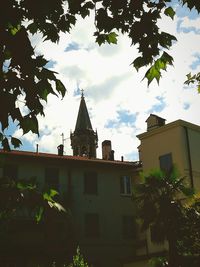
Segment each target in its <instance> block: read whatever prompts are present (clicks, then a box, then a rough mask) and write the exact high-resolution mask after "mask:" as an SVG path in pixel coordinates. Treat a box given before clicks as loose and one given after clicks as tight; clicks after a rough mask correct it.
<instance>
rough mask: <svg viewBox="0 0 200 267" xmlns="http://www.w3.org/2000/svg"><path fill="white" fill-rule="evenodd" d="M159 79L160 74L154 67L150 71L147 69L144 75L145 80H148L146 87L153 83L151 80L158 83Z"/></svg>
mask: <svg viewBox="0 0 200 267" xmlns="http://www.w3.org/2000/svg"><path fill="white" fill-rule="evenodd" d="M160 77H161V73H160V71H159V70H158V69H157V68H156V67H155V66H152V67H151V68H150V69H148V71H147V72H146V74H145V78H147V80H148V85H149V84H150V83H151V82H152V81H153V79H156V80H157V82H158V83H159V80H160Z"/></svg>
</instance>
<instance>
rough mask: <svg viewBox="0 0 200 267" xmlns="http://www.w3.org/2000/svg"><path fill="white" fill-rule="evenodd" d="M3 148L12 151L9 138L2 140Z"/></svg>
mask: <svg viewBox="0 0 200 267" xmlns="http://www.w3.org/2000/svg"><path fill="white" fill-rule="evenodd" d="M2 146H3V149H4V150H6V151H10V145H9V142H8V138H7V137H5V138H4V139H3V140H2Z"/></svg>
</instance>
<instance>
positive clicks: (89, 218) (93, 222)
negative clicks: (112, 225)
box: [85, 213, 100, 237]
mask: <svg viewBox="0 0 200 267" xmlns="http://www.w3.org/2000/svg"><path fill="white" fill-rule="evenodd" d="M99 232H100V231H99V215H98V214H97V213H87V214H86V215H85V236H86V237H99Z"/></svg>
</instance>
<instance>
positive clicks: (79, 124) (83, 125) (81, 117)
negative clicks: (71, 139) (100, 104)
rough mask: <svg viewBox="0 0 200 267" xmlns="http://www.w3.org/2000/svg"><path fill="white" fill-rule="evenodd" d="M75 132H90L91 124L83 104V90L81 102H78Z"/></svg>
mask: <svg viewBox="0 0 200 267" xmlns="http://www.w3.org/2000/svg"><path fill="white" fill-rule="evenodd" d="M76 130H92V124H91V121H90V117H89V113H88V110H87V106H86V103H85V98H84V94H83V90H82V94H81V102H80V106H79V111H78V117H77V121H76V127H75V131H76Z"/></svg>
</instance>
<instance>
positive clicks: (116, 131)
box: [14, 1, 200, 161]
mask: <svg viewBox="0 0 200 267" xmlns="http://www.w3.org/2000/svg"><path fill="white" fill-rule="evenodd" d="M175 4H176V1H175ZM176 12H177V15H176V17H175V18H174V20H171V19H170V18H167V17H165V18H163V19H162V20H161V21H160V22H159V25H160V27H161V29H162V30H163V31H167V32H169V33H170V34H173V35H175V36H176V38H177V39H178V41H177V42H175V43H174V44H173V47H172V48H171V50H170V51H169V53H170V55H172V56H173V58H174V66H173V67H168V70H167V72H164V73H163V74H162V78H161V81H160V83H159V85H158V84H157V82H155V81H153V82H152V83H151V84H150V86H149V87H148V86H147V81H146V80H142V79H143V77H144V74H145V72H146V71H147V69H145V68H144V69H141V70H140V71H139V72H137V71H136V70H135V69H134V68H133V67H132V65H131V63H132V62H133V60H134V59H135V58H136V57H137V56H138V52H137V47H136V46H131V42H130V40H129V39H128V37H126V36H122V35H119V37H118V44H117V45H114V44H113V45H108V44H104V45H101V46H100V47H99V46H98V45H97V44H96V43H95V39H94V36H93V32H94V31H95V29H94V25H93V16H90V17H87V18H86V19H84V20H83V19H81V18H80V19H78V22H77V25H76V27H75V28H73V29H72V30H71V33H70V34H61V35H60V41H59V43H57V44H54V43H51V42H50V41H45V42H42V39H41V35H40V34H36V35H34V36H32V37H31V42H32V44H33V46H34V47H35V50H36V52H37V53H38V54H39V55H40V54H44V56H45V58H46V59H47V60H49V63H48V65H47V67H48V68H49V69H51V70H54V71H56V72H57V73H58V75H57V77H58V78H59V79H60V80H61V81H62V82H63V84H64V85H65V86H66V88H67V93H66V95H65V97H64V99H61V98H57V97H56V96H49V97H48V102H47V104H45V103H44V104H45V117H39V129H40V136H39V137H38V136H37V135H35V134H32V133H30V132H29V133H28V134H26V135H24V136H22V131H21V130H16V131H15V133H14V136H16V137H19V138H21V140H22V142H23V146H22V147H21V149H23V150H31V151H35V150H36V144H38V145H39V151H40V152H48V153H57V146H58V145H59V144H61V143H62V136H61V135H62V133H63V134H64V139H65V141H64V145H65V147H64V151H65V155H72V150H71V145H70V131H74V128H75V123H76V119H77V115H78V109H79V104H80V98H81V91H80V90H81V89H83V90H84V95H85V101H86V105H87V108H88V111H89V114H90V119H91V123H92V126H93V129H94V130H96V129H97V132H98V138H99V141H98V145H99V147H98V149H97V157H98V158H102V152H101V143H102V142H103V141H104V140H111V142H112V149H113V150H114V151H115V159H116V160H120V159H121V156H123V157H124V160H130V161H135V160H138V151H137V147H138V146H139V143H140V142H139V140H138V138H137V137H136V135H138V134H140V133H143V132H145V131H146V123H145V121H146V119H147V118H148V116H149V115H150V114H151V113H153V114H156V115H158V116H160V117H162V118H164V119H166V123H170V122H172V121H175V120H178V119H183V120H186V121H189V122H191V123H194V124H198V125H200V116H199V115H198V114H199V108H200V95H199V94H198V92H197V89H196V88H195V87H194V86H186V85H184V81H185V80H186V74H187V73H189V72H192V73H196V72H199V71H200V49H199V44H200V16H198V15H197V13H196V12H195V11H194V10H192V11H189V9H187V8H182V7H180V6H179V5H176Z"/></svg>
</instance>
